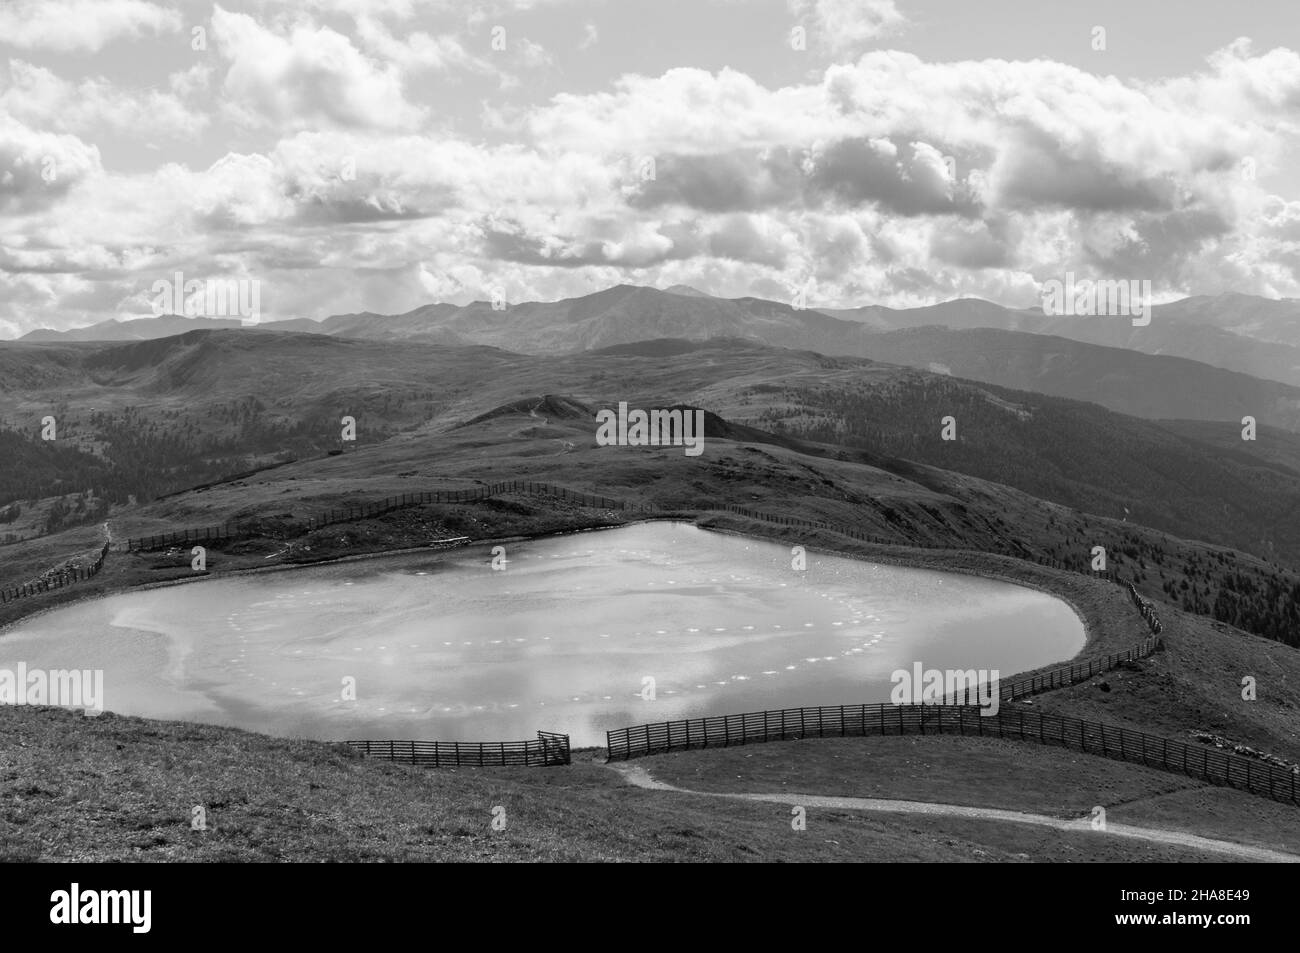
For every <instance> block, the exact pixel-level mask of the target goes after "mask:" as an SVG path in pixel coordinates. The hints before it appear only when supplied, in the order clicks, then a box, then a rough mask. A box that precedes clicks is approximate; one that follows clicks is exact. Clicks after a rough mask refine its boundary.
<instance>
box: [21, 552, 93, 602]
mask: <svg viewBox="0 0 1300 953" xmlns="http://www.w3.org/2000/svg"><path fill="white" fill-rule="evenodd" d="M106 556H108V543H105V544H104V548H103V549H101V550H100V551H99V555H98V556H97V557H95V560H94V562H92V563H90V565H88V566H74V567H72V568H70V569H63V570H60V571H58V572H52V573H49V574H47V575H45V576H43V577H42V578H40V579H38V580H37V581H36V582H29V583H24V584H23V585H21V586H13V587H11V588H9V589H0V605H3V604H5V603H8V602H13V601H14V600H15V599H24V598H26V597H28V596H35V595H39V594H40V593H42V592H52V591H54V590H55V589H62V588H63V587H64V586H70V585H72V584H73V583H74V582H82V581H84V580H86V579H93V578H94V577H95V576H97V575H99V571H100V570H101V569H103V568H104V559H105V557H106Z"/></svg>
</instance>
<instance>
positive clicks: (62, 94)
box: [0, 60, 208, 138]
mask: <svg viewBox="0 0 1300 953" xmlns="http://www.w3.org/2000/svg"><path fill="white" fill-rule="evenodd" d="M189 75H190V74H178V77H181V78H178V79H177V80H176V84H175V85H179V87H180V89H181V90H182V92H183V93H185V92H189V91H191V85H192V84H191V82H190V81H189V80H187V79H185V78H184V77H187V76H189ZM0 109H4V110H6V111H7V112H8V113H9V114H10V115H12V116H14V117H16V118H18V119H21V120H23V121H24V122H27V123H29V124H31V125H34V126H38V127H40V128H43V129H47V130H51V131H59V132H76V133H85V132H87V131H93V130H96V129H110V130H113V131H115V132H126V133H130V134H131V135H134V136H138V137H154V136H164V137H168V138H171V137H187V136H189V137H192V136H195V135H197V134H198V133H199V132H201V131H202V130H203V128H204V127H205V126H207V124H208V117H207V116H206V115H205V114H203V113H201V112H198V111H195V110H193V109H191V108H189V107H187V106H186V105H185V104H184V103H183V102H182V100H181V98H180V96H178V95H176V94H175V93H165V92H162V91H160V90H156V89H149V90H142V91H135V90H125V89H119V88H117V87H116V86H114V85H113V84H112V83H110V82H109V81H108V80H107V79H104V78H103V77H91V78H88V79H83V80H81V81H80V82H78V83H72V82H69V81H68V80H65V79H62V78H61V77H59V76H56V75H55V74H54V73H53V72H51V71H50V70H48V69H45V68H43V67H39V66H33V65H32V64H30V63H25V62H23V61H21V60H10V61H9V76H8V79H7V80H6V79H5V78H4V77H3V75H0Z"/></svg>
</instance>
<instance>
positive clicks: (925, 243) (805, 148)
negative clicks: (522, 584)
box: [0, 0, 1300, 337]
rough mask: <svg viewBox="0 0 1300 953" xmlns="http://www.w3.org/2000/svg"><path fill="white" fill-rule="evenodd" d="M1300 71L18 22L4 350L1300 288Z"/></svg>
mask: <svg viewBox="0 0 1300 953" xmlns="http://www.w3.org/2000/svg"><path fill="white" fill-rule="evenodd" d="M1171 9H1174V10H1176V13H1175V14H1173V15H1172V16H1171V13H1170V12H1169V11H1170V10H1171ZM1297 51H1300V16H1297V15H1296V13H1295V8H1294V0H1276V2H1262V0H1261V2H1251V3H1236V4H1224V3H1222V2H1221V0H1191V2H1183V3H1180V4H1178V5H1177V6H1176V7H1171V6H1170V5H1169V4H1167V3H1164V2H1154V0H1120V2H1110V0H1090V2H1087V3H1074V4H1070V5H1068V8H1067V6H1065V5H1062V4H1058V3H1043V2H1041V0H990V2H981V3H978V4H976V3H969V2H966V0H644V2H643V0H487V2H480V3H474V4H467V3H459V2H453V0H224V2H222V3H220V4H212V3H201V2H197V0H182V2H178V3H171V4H164V3H155V2H152V0H3V2H0V58H2V61H0V337H12V336H16V335H18V334H22V333H25V332H26V331H29V330H31V329H33V328H37V327H52V328H60V329H62V328H68V327H74V326H80V325H85V324H90V323H94V322H96V321H102V320H107V319H110V318H118V319H126V318H131V317H145V316H149V315H151V314H152V302H153V292H152V287H153V283H154V282H155V281H157V280H160V279H167V278H170V277H171V276H172V275H173V274H174V273H175V272H177V271H180V272H182V273H183V274H184V276H185V278H186V279H195V278H200V279H201V278H215V277H232V278H245V279H250V280H251V279H256V280H258V281H259V282H260V287H261V304H262V317H263V319H264V320H271V319H280V318H293V317H308V318H323V317H326V316H328V315H330V314H336V313H341V312H349V311H363V310H369V311H379V312H386V313H391V312H401V311H406V310H409V309H411V308H414V307H416V306H418V305H421V304H426V303H429V302H431V301H454V302H459V303H463V302H467V301H470V300H474V299H482V298H488V297H490V295H491V293H492V291H493V290H494V289H500V291H501V292H503V293H504V295H505V297H506V299H507V300H508V301H523V300H530V299H536V300H550V299H555V298H560V297H567V296H572V295H578V294H585V293H588V292H591V291H595V290H599V289H601V288H605V287H608V286H610V285H612V284H617V283H620V282H627V283H634V284H647V285H656V286H659V287H666V286H668V285H672V284H677V283H684V284H689V285H693V286H695V287H697V288H700V289H702V290H705V291H708V292H711V293H714V294H721V295H726V296H740V295H751V294H752V295H759V296H763V297H771V298H778V299H782V300H788V299H789V298H790V297H791V295H792V294H793V292H794V290H795V289H796V288H799V287H803V288H805V289H806V290H807V300H808V303H809V305H810V306H814V307H818V306H827V307H831V306H836V307H848V306H853V305H858V304H868V303H881V304H888V305H893V306H908V305H915V304H924V303H932V302H936V301H944V300H948V299H950V298H954V297H959V296H966V295H974V296H979V297H985V298H989V299H992V300H995V301H1000V302H1002V303H1005V304H1009V305H1016V306H1028V305H1031V304H1033V303H1035V302H1036V301H1037V299H1038V290H1039V287H1040V285H1041V283H1042V282H1044V281H1046V280H1049V279H1051V278H1058V277H1062V276H1063V275H1064V273H1065V272H1066V271H1074V272H1075V273H1076V274H1077V275H1081V276H1090V277H1107V278H1132V279H1149V280H1151V281H1152V283H1153V287H1154V289H1155V291H1156V295H1157V297H1158V298H1161V299H1167V298H1176V297H1181V296H1183V295H1187V294H1214V293H1218V292H1221V291H1225V290H1234V291H1242V292H1250V293H1255V294H1263V295H1268V296H1274V297H1278V296H1282V297H1300V53H1298V52H1297Z"/></svg>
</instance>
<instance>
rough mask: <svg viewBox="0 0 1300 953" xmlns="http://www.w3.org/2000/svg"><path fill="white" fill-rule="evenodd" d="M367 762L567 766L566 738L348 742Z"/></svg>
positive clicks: (545, 733)
mask: <svg viewBox="0 0 1300 953" xmlns="http://www.w3.org/2000/svg"><path fill="white" fill-rule="evenodd" d="M347 743H348V744H349V745H350V746H351V747H353V748H355V749H357V750H358V751H360V752H362V753H363V754H364V755H366V757H369V758H383V759H384V760H386V761H401V762H403V763H405V764H419V765H424V766H425V767H432V768H440V767H454V766H456V765H477V766H479V767H494V766H508V765H535V764H537V765H554V764H568V763H569V736H568V735H561V734H556V733H555V732H552V731H539V732H538V733H537V740H536V741H349V742H347Z"/></svg>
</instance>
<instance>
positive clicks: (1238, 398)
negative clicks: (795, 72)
mask: <svg viewBox="0 0 1300 953" xmlns="http://www.w3.org/2000/svg"><path fill="white" fill-rule="evenodd" d="M240 328H241V324H240V322H239V321H238V320H235V319H231V320H212V319H203V318H185V317H179V316H174V315H168V316H163V317H158V318H144V319H140V320H135V321H124V322H118V321H110V322H105V323H102V324H98V325H95V326H93V327H90V328H81V329H77V330H74V331H64V332H57V331H33V332H32V333H30V334H28V335H26V336H25V337H24V338H23V339H22V340H23V341H24V342H29V343H35V342H55V341H57V342H72V341H143V340H155V339H159V338H165V337H171V336H175V335H177V334H182V333H186V332H189V331H194V330H200V329H206V330H237V329H240ZM258 328H259V329H261V330H264V331H285V332H292V333H311V334H325V335H328V336H331V337H337V338H348V339H357V340H372V341H383V342H411V343H422V344H441V345H449V346H464V345H471V344H478V345H488V346H492V347H498V348H502V349H504V350H508V351H513V352H517V353H524V354H532V355H558V354H569V353H577V352H581V351H588V350H595V349H600V348H607V347H614V346H618V345H624V344H633V343H636V342H639V341H646V340H659V339H681V340H686V341H701V340H713V339H720V338H734V339H743V340H748V341H754V342H758V343H762V344H766V345H770V346H776V347H786V348H794V349H799V350H809V351H815V352H817V353H821V354H827V355H845V356H853V357H868V358H871V359H872V360H876V361H885V362H889V363H896V364H903V365H907V366H911V367H918V368H922V369H924V370H930V371H934V372H936V373H945V374H951V375H953V376H956V377H963V378H968V379H971V380H976V381H981V382H984V383H989V384H996V385H999V386H1002V387H1010V388H1014V389H1018V390H1032V391H1037V392H1039V393H1043V394H1050V395H1054V396H1059V397H1068V398H1071V399H1075V400H1087V401H1091V402H1094V403H1097V404H1100V405H1102V406H1104V407H1107V408H1109V409H1111V410H1115V411H1118V412H1120V413H1125V414H1130V415H1133V416H1137V417H1145V418H1150V419H1163V418H1170V419H1187V420H1207V421H1218V422H1237V423H1238V424H1239V423H1240V421H1241V418H1242V417H1244V416H1247V415H1250V416H1253V417H1255V418H1256V420H1257V421H1258V422H1259V423H1260V424H1262V425H1267V426H1272V427H1278V428H1281V429H1285V430H1289V431H1292V432H1300V347H1297V346H1295V345H1294V344H1290V343H1287V342H1288V341H1300V301H1296V300H1295V299H1282V300H1272V299H1265V298H1257V297H1252V296H1250V295H1239V294H1231V295H1220V296H1217V297H1213V298H1210V297H1196V298H1186V299H1184V300H1182V301H1179V302H1175V303H1173V304H1168V305H1160V306H1157V307H1156V308H1154V309H1153V315H1152V320H1151V323H1150V325H1148V326H1146V327H1134V326H1133V325H1132V322H1131V321H1130V320H1129V319H1127V318H1119V317H1062V316H1055V317H1050V316H1047V315H1044V314H1043V313H1042V311H1041V310H1016V309H1010V308H1004V307H1002V306H1001V305H997V304H994V303H992V302H989V301H982V300H979V299H971V298H967V299H959V300H956V301H950V302H946V303H944V304H939V305H932V306H928V307H922V308H912V309H904V310H897V309H892V308H884V307H879V306H869V307H865V308H857V309H853V310H850V311H819V310H815V309H799V308H795V307H793V306H791V305H790V304H786V303H782V302H777V301H769V300H766V299H762V298H734V299H724V298H716V297H712V296H710V295H707V294H705V293H704V292H701V291H699V290H697V289H694V288H690V287H687V286H685V285H675V286H673V287H671V288H668V289H666V290H658V289H655V288H646V287H640V286H635V285H618V286H615V287H613V288H608V289H606V290H604V291H599V292H596V293H595V294H590V295H584V296H582V297H578V298H568V299H564V300H561V301H554V302H525V303H523V304H517V305H511V306H509V307H507V308H504V309H502V310H495V309H494V308H493V307H492V306H491V305H490V304H489V303H487V302H481V301H480V302H474V303H472V304H468V305H464V306H459V305H452V304H432V305H427V306H424V307H421V308H417V309H415V310H414V311H409V312H407V313H405V314H398V315H382V314H374V313H371V312H363V313H360V314H341V315H335V316H333V317H330V318H327V319H325V320H324V321H320V322H317V321H310V320H306V319H295V320H290V321H274V322H267V323H264V324H261V325H258ZM1287 385H1290V386H1287ZM0 386H3V385H0Z"/></svg>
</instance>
